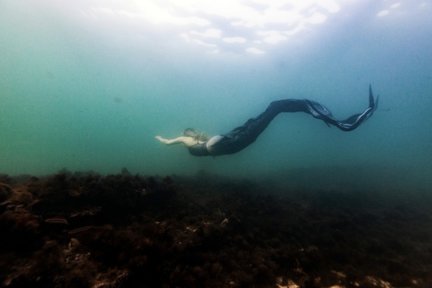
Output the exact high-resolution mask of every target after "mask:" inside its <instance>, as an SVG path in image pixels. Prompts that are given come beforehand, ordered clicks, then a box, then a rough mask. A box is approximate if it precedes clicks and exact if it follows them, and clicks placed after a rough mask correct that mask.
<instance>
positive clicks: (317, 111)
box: [305, 85, 378, 131]
mask: <svg viewBox="0 0 432 288" xmlns="http://www.w3.org/2000/svg"><path fill="white" fill-rule="evenodd" d="M305 101H307V102H308V111H305V112H306V113H309V114H311V115H312V116H313V117H315V118H317V119H321V120H323V121H324V122H326V123H327V124H331V125H334V126H336V127H337V128H339V129H341V130H343V131H351V130H354V129H356V128H357V127H358V126H360V124H361V123H363V122H364V121H365V120H366V119H368V118H369V117H371V116H372V114H373V113H374V112H375V110H376V109H377V107H378V97H377V99H376V100H375V99H374V96H373V93H372V87H371V86H370V85H369V107H368V108H367V109H366V110H364V111H363V112H362V113H358V114H354V115H352V116H350V117H348V118H347V119H345V120H343V121H338V120H336V119H335V118H334V117H333V115H332V113H331V112H330V111H329V110H328V109H327V108H326V107H324V106H323V105H321V104H319V103H317V102H314V101H310V100H305Z"/></svg>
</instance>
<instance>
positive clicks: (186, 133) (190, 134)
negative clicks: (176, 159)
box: [183, 128, 199, 138]
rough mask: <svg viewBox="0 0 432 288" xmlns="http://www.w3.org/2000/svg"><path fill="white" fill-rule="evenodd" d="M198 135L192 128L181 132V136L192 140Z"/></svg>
mask: <svg viewBox="0 0 432 288" xmlns="http://www.w3.org/2000/svg"><path fill="white" fill-rule="evenodd" d="M198 135H199V133H198V132H197V131H196V130H195V129H193V128H186V129H185V130H184V131H183V136H187V137H193V138H195V137H197V136H198Z"/></svg>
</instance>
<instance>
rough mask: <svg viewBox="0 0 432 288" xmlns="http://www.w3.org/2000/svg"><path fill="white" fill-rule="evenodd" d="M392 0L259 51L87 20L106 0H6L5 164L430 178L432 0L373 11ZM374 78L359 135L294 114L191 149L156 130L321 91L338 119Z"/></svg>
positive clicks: (381, 184)
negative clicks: (242, 143)
mask: <svg viewBox="0 0 432 288" xmlns="http://www.w3.org/2000/svg"><path fill="white" fill-rule="evenodd" d="M339 2H343V1H339ZM348 2H349V1H348ZM389 2H392V1H365V2H363V4H362V5H360V4H358V5H354V4H351V5H348V7H346V8H344V7H345V6H343V5H341V7H342V8H341V10H340V11H339V12H338V13H337V14H336V15H332V17H331V18H329V19H328V20H327V22H326V23H325V24H323V25H320V26H317V25H316V26H310V27H308V28H307V29H305V31H304V32H302V33H301V34H299V35H296V36H295V37H292V38H290V39H288V40H286V41H284V42H281V43H278V45H273V46H271V45H269V47H268V49H267V50H266V51H265V52H266V53H265V54H259V55H256V54H253V53H252V54H251V53H243V52H244V51H243V50H241V49H237V48H236V49H231V48H230V47H231V46H229V45H228V44H227V45H226V46H221V47H219V48H220V49H219V50H220V53H217V54H214V53H209V51H208V50H206V49H204V48H205V47H204V48H203V47H202V45H201V46H200V45H194V43H190V42H187V41H185V40H184V39H183V38H181V37H178V35H179V34H181V31H180V30H181V29H186V28H185V27H184V26H179V27H175V28H173V27H172V26H168V25H163V24H161V25H156V24H148V23H137V22H136V21H135V20H134V21H135V22H128V23H123V22H122V19H121V17H116V18H114V19H110V20H108V19H105V18H102V17H100V18H98V17H95V16H94V15H93V17H91V16H92V14H90V12H91V11H94V9H93V8H94V7H103V5H108V4H107V3H104V2H103V1H77V2H74V3H73V4H71V3H68V2H67V1H48V0H47V1H32V0H29V1H12V0H0V172H1V173H7V174H23V173H28V174H37V175H40V174H47V173H54V172H56V171H58V170H59V169H62V168H66V169H68V170H72V171H75V170H79V171H88V170H94V171H98V172H100V173H114V172H118V171H120V170H121V169H122V168H123V167H126V168H127V169H128V170H129V171H131V172H133V173H143V174H151V175H154V174H160V175H166V174H182V175H183V174H185V175H189V174H195V173H197V171H202V170H203V171H206V172H208V173H215V174H224V175H229V176H242V177H257V175H260V176H265V177H270V176H271V177H273V176H274V177H276V178H277V177H279V178H280V179H282V180H284V181H292V183H295V185H296V186H301V187H307V186H308V185H313V186H319V187H320V186H323V187H330V188H331V187H340V186H343V187H348V186H351V187H354V188H356V189H357V188H358V189H361V188H362V187H371V186H372V187H374V188H380V189H381V188H383V189H384V188H388V189H397V188H400V189H410V190H412V191H416V190H427V189H428V187H429V186H430V185H431V184H432V183H431V182H432V180H430V179H431V178H432V177H431V176H432V173H431V172H432V164H431V160H432V145H431V144H432V129H431V128H430V126H431V124H432V111H431V109H432V54H431V52H430V51H432V29H431V28H430V27H432V20H431V17H430V15H431V12H432V3H430V1H423V2H421V1H414V2H415V3H412V2H410V1H399V2H400V3H401V4H400V5H399V6H398V5H396V4H397V3H399V2H397V1H394V2H392V3H393V4H395V5H394V6H393V8H391V9H390V12H391V13H390V15H389V16H387V17H377V16H376V15H377V13H379V11H380V10H382V9H383V7H384V6H386V5H390V4H392V3H389ZM110 3H111V2H110ZM114 3H115V5H117V6H118V5H121V2H116V1H114ZM111 4H112V3H111ZM92 9H93V10H92ZM89 15H90V16H89ZM119 15H120V14H119ZM231 28H232V27H231ZM233 29H234V28H233ZM236 32H238V33H241V31H236ZM248 33H250V31H249V32H248ZM242 51H243V52H242ZM369 83H371V84H372V86H373V89H374V91H375V93H376V94H379V95H380V106H379V109H378V110H377V111H376V113H375V114H374V116H373V117H372V118H371V119H369V120H368V121H367V122H365V123H364V125H362V126H361V127H360V128H359V129H357V130H355V131H353V132H350V133H345V132H341V131H339V130H337V129H335V128H328V127H327V126H326V125H325V124H324V123H322V122H321V121H317V120H315V119H313V118H312V117H310V116H309V115H306V114H298V113H297V114H284V115H280V116H278V117H277V118H276V119H275V120H274V122H273V123H272V124H271V125H270V126H269V128H268V129H267V130H266V131H264V133H263V134H262V135H261V136H260V138H259V139H258V140H257V142H256V143H254V144H253V145H252V146H250V147H248V148H247V149H245V150H243V151H241V152H240V153H238V154H235V155H229V156H221V157H217V158H212V157H208V158H199V157H193V156H191V155H189V153H188V152H187V150H186V149H184V148H183V147H181V146H170V147H167V146H164V145H162V144H160V143H159V142H157V141H156V140H155V139H154V136H155V135H162V136H165V137H175V136H179V134H180V133H181V131H183V129H184V128H187V127H195V128H197V129H200V130H203V131H205V132H207V133H208V134H209V135H213V134H219V133H224V132H227V131H229V130H231V129H232V128H234V127H236V126H238V125H240V124H242V123H243V122H244V121H246V120H247V119H248V118H250V117H254V116H256V115H257V114H259V113H260V112H261V111H263V110H264V109H265V108H266V105H268V103H269V102H271V101H273V100H276V99H280V98H309V99H313V100H316V101H319V102H320V103H323V104H324V105H326V106H327V107H328V108H330V109H331V110H332V112H333V113H334V114H335V116H336V117H338V118H341V119H344V118H345V117H347V116H349V115H351V114H352V113H356V112H360V111H362V110H363V109H364V108H365V107H366V106H367V95H368V94H367V93H368V90H367V89H368V85H369ZM296 175H297V176H296Z"/></svg>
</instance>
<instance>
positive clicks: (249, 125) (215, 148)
mask: <svg viewBox="0 0 432 288" xmlns="http://www.w3.org/2000/svg"><path fill="white" fill-rule="evenodd" d="M377 106H378V98H377V99H374V96H373V94H372V88H371V86H370V85H369V107H368V108H367V109H366V110H364V111H363V112H362V113H359V114H354V115H352V116H351V117H349V118H347V119H346V120H343V121H339V120H336V119H335V118H334V117H333V115H332V113H331V112H330V111H329V110H328V109H327V108H326V107H325V106H323V105H321V104H319V103H318V102H315V101H312V100H307V99H302V100H299V99H284V100H278V101H274V102H272V103H270V105H269V106H268V107H267V109H266V110H265V111H264V112H263V113H261V114H260V115H259V116H258V117H256V118H251V119H249V120H248V121H246V123H244V124H243V125H242V126H240V127H237V128H235V129H233V130H231V131H230V132H228V133H227V134H221V135H216V136H213V137H207V136H205V135H203V134H201V133H198V132H197V131H195V130H194V129H192V128H188V129H186V130H185V131H184V132H183V136H180V137H177V138H174V139H166V138H163V137H161V136H156V137H155V138H156V139H157V140H159V141H160V142H162V143H164V144H167V145H170V144H178V143H183V144H184V145H185V146H186V147H187V148H188V150H189V152H190V153H191V154H192V155H195V156H219V155H225V154H233V153H236V152H239V151H240V150H243V149H244V148H246V147H247V146H249V145H250V144H252V143H253V142H254V141H255V140H256V139H257V138H258V136H259V135H260V134H261V132H263V131H264V129H265V128H266V127H267V126H268V125H269V124H270V122H271V121H272V120H273V119H274V118H275V117H276V116H277V115H278V114H279V113H282V112H305V113H308V114H310V115H312V116H313V117H314V118H316V119H320V120H323V121H324V122H325V123H326V124H327V125H329V126H330V125H333V126H336V127H337V128H339V129H341V130H343V131H351V130H354V129H356V128H357V127H358V126H359V125H360V124H361V123H363V122H364V121H365V120H366V119H368V118H369V117H371V116H372V114H373V112H374V111H375V110H376V108H377Z"/></svg>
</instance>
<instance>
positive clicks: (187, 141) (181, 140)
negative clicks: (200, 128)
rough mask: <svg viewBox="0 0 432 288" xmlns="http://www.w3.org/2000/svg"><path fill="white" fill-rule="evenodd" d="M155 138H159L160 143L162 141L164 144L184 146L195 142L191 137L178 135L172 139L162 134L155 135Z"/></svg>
mask: <svg viewBox="0 0 432 288" xmlns="http://www.w3.org/2000/svg"><path fill="white" fill-rule="evenodd" d="M155 138H156V139H157V140H159V141H160V142H161V143H164V144H166V145H172V144H185V145H186V146H191V145H194V144H195V142H196V141H195V140H193V139H192V138H191V137H185V136H180V137H177V138H173V139H167V138H164V137H162V136H156V137H155Z"/></svg>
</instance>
